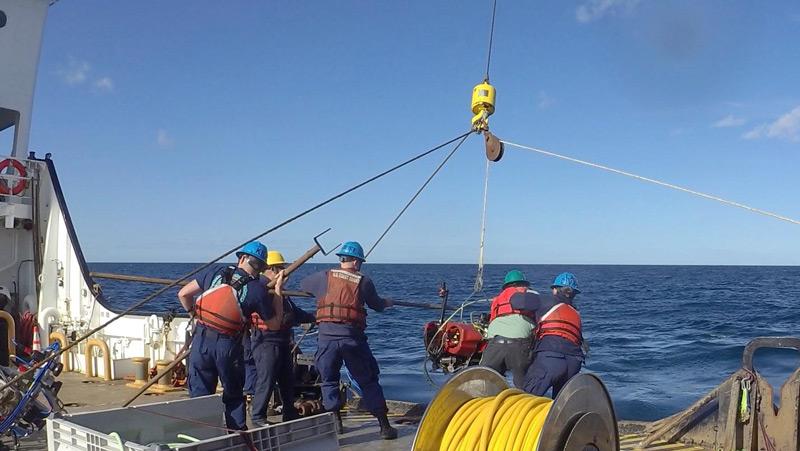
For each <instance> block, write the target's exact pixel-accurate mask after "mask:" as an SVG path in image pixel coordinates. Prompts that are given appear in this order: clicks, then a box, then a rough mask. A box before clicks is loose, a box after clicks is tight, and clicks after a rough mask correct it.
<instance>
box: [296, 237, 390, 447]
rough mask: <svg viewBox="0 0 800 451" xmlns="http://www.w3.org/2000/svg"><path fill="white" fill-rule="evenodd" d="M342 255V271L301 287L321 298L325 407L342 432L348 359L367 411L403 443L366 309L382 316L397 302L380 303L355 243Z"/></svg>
mask: <svg viewBox="0 0 800 451" xmlns="http://www.w3.org/2000/svg"><path fill="white" fill-rule="evenodd" d="M336 255H337V256H339V262H340V268H339V269H332V270H330V271H322V272H319V273H317V274H313V275H311V276H308V277H306V278H305V279H303V281H302V282H301V284H300V287H301V289H302V290H304V291H309V292H311V293H313V294H314V296H315V297H316V298H317V323H319V337H318V338H317V355H316V366H317V371H318V372H319V374H320V376H321V377H322V398H323V405H324V406H325V409H327V410H328V411H332V412H334V414H335V415H336V429H337V432H339V433H342V432H343V428H342V417H341V413H340V410H341V408H342V401H341V399H340V398H339V376H340V375H339V371H340V370H341V368H342V360H344V363H345V364H346V365H347V368H348V370H349V371H350V374H351V375H352V376H353V379H355V381H356V383H357V384H358V385H359V386H360V387H361V392H362V394H363V396H364V403H365V404H366V406H367V410H369V412H370V413H371V414H372V415H374V416H375V417H376V418H377V419H378V422H379V423H380V426H381V437H382V438H384V439H386V440H391V439H395V438H397V430H396V429H395V428H393V427H392V425H391V424H389V419H388V418H387V413H388V409H387V407H386V399H385V398H384V396H383V389H382V388H381V386H380V384H379V383H378V375H379V374H380V370H379V369H378V362H377V361H375V357H374V356H373V355H372V351H371V350H370V348H369V344H368V343H367V336H366V335H365V334H364V329H365V328H366V327H367V311H366V309H365V305H366V306H369V308H371V309H372V310H375V311H377V312H381V311H383V310H384V309H385V308H387V307H391V306H392V301H391V299H388V298H380V297H379V296H378V292H377V291H376V289H375V284H374V283H373V282H372V280H371V279H370V278H369V277H368V276H367V275H365V274H361V273H360V272H359V271H360V270H361V265H362V264H363V263H364V261H365V258H364V250H363V249H362V248H361V245H360V244H358V243H356V242H354V241H350V242H347V243H344V245H343V246H342V248H341V250H340V251H339V252H338V253H337V254H336Z"/></svg>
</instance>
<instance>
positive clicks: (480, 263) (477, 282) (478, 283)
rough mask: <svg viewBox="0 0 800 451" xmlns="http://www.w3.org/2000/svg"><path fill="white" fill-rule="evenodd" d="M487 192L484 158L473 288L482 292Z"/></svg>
mask: <svg viewBox="0 0 800 451" xmlns="http://www.w3.org/2000/svg"><path fill="white" fill-rule="evenodd" d="M488 193H489V160H488V159H487V160H486V180H485V181H484V184H483V213H482V215H481V244H480V246H479V248H478V275H477V276H475V286H474V287H473V290H474V291H476V292H483V244H484V241H485V239H486V196H487V194H488Z"/></svg>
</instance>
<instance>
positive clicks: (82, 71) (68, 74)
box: [56, 56, 92, 86]
mask: <svg viewBox="0 0 800 451" xmlns="http://www.w3.org/2000/svg"><path fill="white" fill-rule="evenodd" d="M91 70H92V66H91V65H90V64H89V63H88V62H87V61H83V60H78V59H76V58H73V57H71V56H70V57H69V62H68V63H67V65H66V67H60V68H59V69H58V71H56V74H57V75H58V76H59V77H60V78H61V80H62V81H63V82H64V83H66V84H67V85H69V86H77V85H80V84H83V83H84V82H86V79H87V78H88V75H89V72H90V71H91Z"/></svg>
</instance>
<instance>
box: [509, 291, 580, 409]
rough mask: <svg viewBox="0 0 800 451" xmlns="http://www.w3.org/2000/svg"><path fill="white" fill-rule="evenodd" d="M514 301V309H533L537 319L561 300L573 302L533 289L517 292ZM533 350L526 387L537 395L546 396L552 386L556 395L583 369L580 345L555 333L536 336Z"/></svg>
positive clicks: (512, 297)
mask: <svg viewBox="0 0 800 451" xmlns="http://www.w3.org/2000/svg"><path fill="white" fill-rule="evenodd" d="M510 302H511V306H512V307H513V308H514V309H519V310H527V311H530V312H533V313H534V314H535V317H536V322H537V323H538V322H539V321H540V320H541V318H542V316H543V315H544V314H546V313H547V312H548V311H549V310H550V309H551V308H553V307H554V306H556V305H557V304H560V303H564V304H567V305H572V302H571V301H569V300H567V299H566V298H564V297H562V296H559V295H552V294H549V293H540V294H537V293H533V292H530V291H529V292H525V293H516V294H514V295H513V296H511V299H510ZM533 354H534V355H533V363H531V366H530V367H528V371H527V372H526V373H525V382H524V383H523V389H524V390H525V391H526V392H528V393H530V394H532V395H536V396H544V394H545V393H547V391H548V390H549V389H550V388H551V387H552V388H553V398H555V397H556V395H558V392H559V391H561V388H562V387H563V386H564V384H566V383H567V381H568V380H569V379H570V378H571V377H572V376H574V375H576V374H578V373H579V372H580V370H581V365H582V364H583V362H584V356H583V350H582V349H581V347H580V345H577V344H575V343H573V342H571V341H569V340H568V339H566V338H564V337H559V336H555V335H546V336H544V337H542V338H541V339H539V340H536V343H535V344H534V347H533Z"/></svg>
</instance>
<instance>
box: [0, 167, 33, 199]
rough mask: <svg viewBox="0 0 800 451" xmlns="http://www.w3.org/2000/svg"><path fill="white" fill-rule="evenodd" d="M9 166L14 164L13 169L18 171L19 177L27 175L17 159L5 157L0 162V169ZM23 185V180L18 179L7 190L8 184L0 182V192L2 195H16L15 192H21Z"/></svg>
mask: <svg viewBox="0 0 800 451" xmlns="http://www.w3.org/2000/svg"><path fill="white" fill-rule="evenodd" d="M9 166H14V169H16V170H17V172H19V175H20V177H27V176H28V172H27V171H25V165H23V164H22V163H20V162H19V161H18V160H12V159H11V158H6V159H5V160H3V161H2V162H0V171H2V170H3V169H5V168H7V167H9ZM25 186H26V181H25V180H18V181H17V183H15V184H14V186H12V187H11V190H9V188H8V185H6V184H5V183H0V194H4V195H9V194H11V195H14V196H16V195H17V194H19V193H21V192H22V190H24V189H25Z"/></svg>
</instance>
